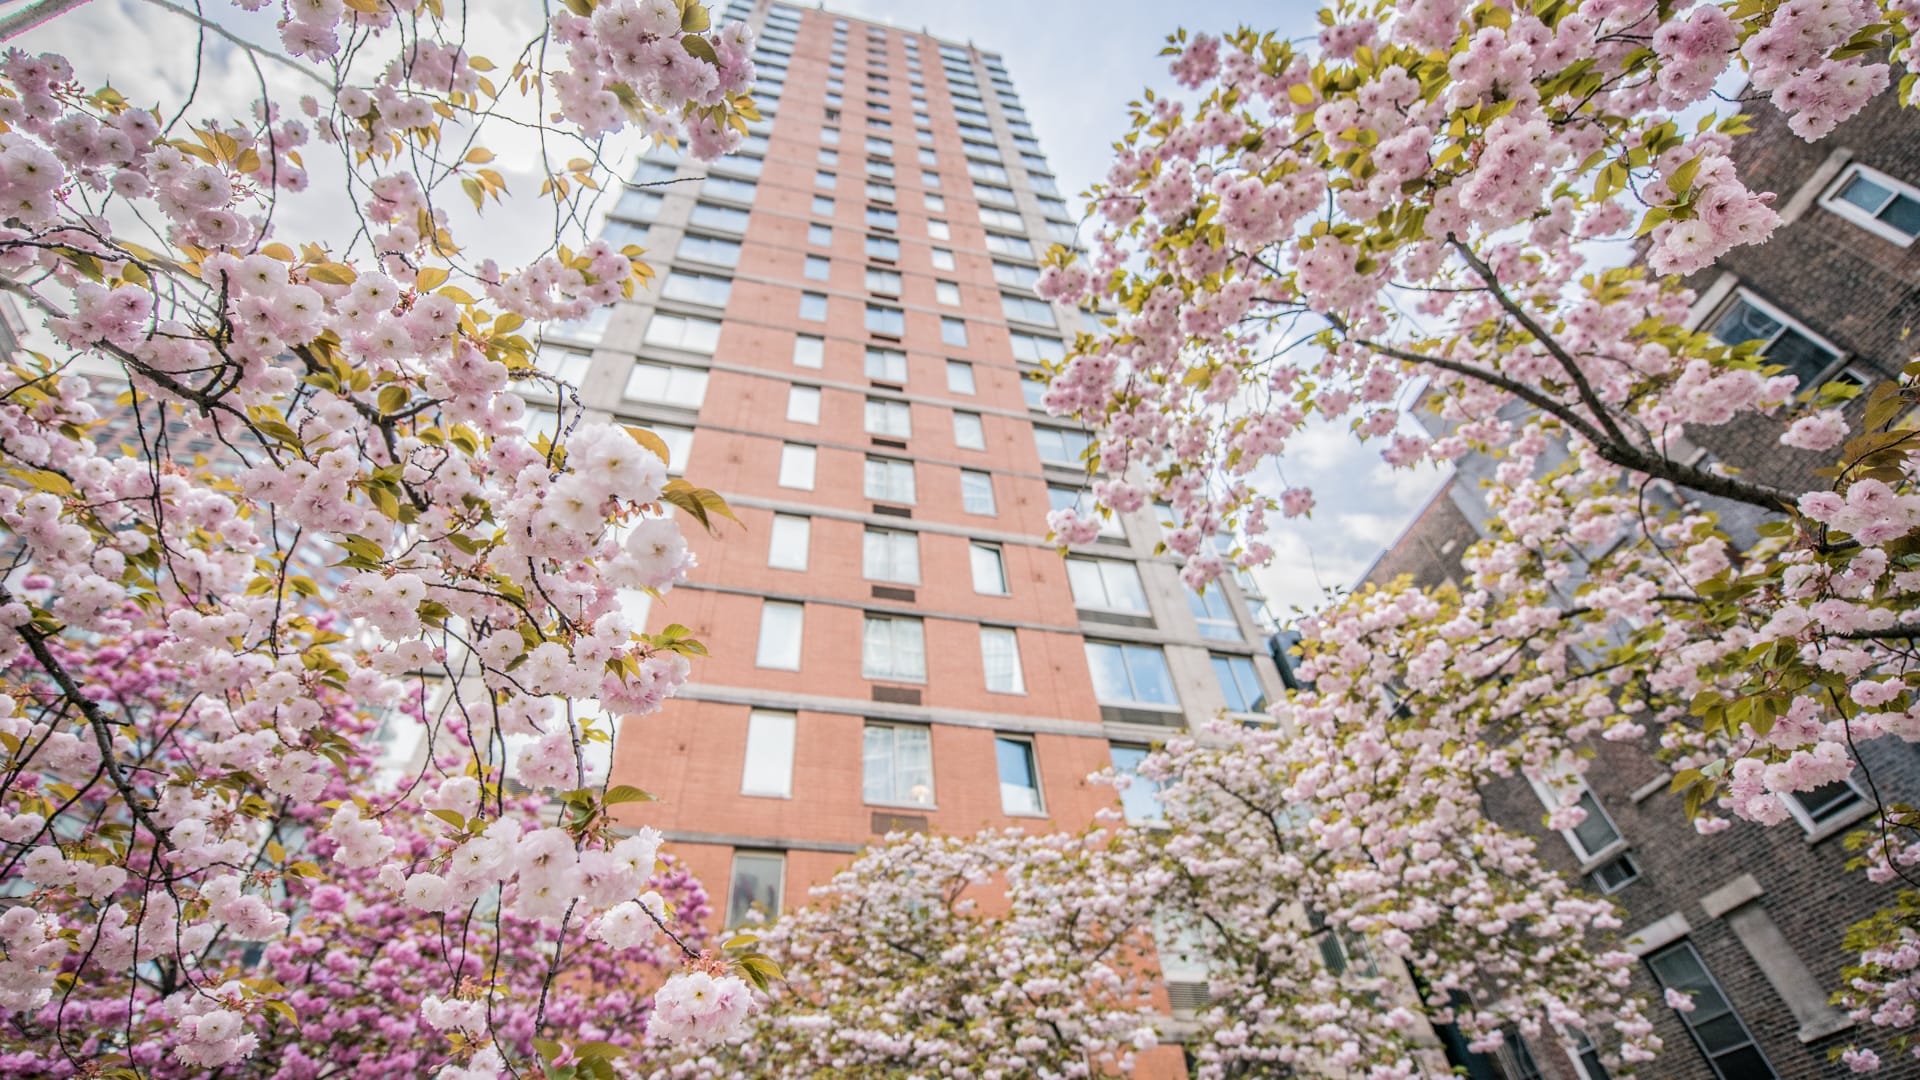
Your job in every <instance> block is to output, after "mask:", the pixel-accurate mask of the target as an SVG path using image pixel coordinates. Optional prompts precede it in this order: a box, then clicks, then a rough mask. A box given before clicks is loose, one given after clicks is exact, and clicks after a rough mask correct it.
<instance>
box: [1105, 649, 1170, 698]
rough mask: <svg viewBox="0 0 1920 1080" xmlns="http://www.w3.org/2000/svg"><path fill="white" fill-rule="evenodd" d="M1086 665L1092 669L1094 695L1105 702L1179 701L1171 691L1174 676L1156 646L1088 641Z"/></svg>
mask: <svg viewBox="0 0 1920 1080" xmlns="http://www.w3.org/2000/svg"><path fill="white" fill-rule="evenodd" d="M1087 667H1088V668H1089V669H1091V670H1092V672H1093V692H1094V696H1095V697H1096V698H1098V699H1099V700H1100V701H1102V702H1104V703H1107V704H1113V705H1172V706H1178V705H1179V704H1180V698H1179V696H1178V695H1176V694H1175V693H1174V691H1173V676H1172V674H1170V673H1169V672H1168V671H1167V657H1166V654H1165V653H1163V652H1161V651H1160V649H1159V647H1158V646H1156V645H1122V644H1120V643H1118V642H1106V641H1089V642H1087Z"/></svg>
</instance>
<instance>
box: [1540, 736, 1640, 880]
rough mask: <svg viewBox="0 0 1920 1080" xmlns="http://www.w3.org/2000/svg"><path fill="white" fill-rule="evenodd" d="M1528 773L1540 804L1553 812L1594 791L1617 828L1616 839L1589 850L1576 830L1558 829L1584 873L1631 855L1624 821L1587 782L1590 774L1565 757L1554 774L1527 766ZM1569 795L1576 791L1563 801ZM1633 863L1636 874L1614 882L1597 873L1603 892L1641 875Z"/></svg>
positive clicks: (1610, 824)
mask: <svg viewBox="0 0 1920 1080" xmlns="http://www.w3.org/2000/svg"><path fill="white" fill-rule="evenodd" d="M1526 776H1527V783H1528V784H1529V785H1530V786H1531V787H1532V788H1533V793H1534V795H1535V796H1536V797H1538V798H1539V800H1540V805H1541V806H1544V807H1546V809H1547V812H1548V813H1549V814H1551V813H1553V812H1554V811H1555V810H1558V809H1560V808H1561V807H1562V806H1570V805H1577V804H1578V802H1579V797H1580V796H1581V795H1583V794H1585V795H1592V796H1593V808H1594V809H1595V810H1598V811H1599V812H1600V816H1601V817H1602V818H1604V819H1605V820H1606V823H1607V827H1608V828H1610V829H1612V830H1613V835H1614V841H1613V843H1611V844H1608V845H1607V846H1606V847H1604V848H1601V849H1600V850H1599V851H1588V850H1587V846H1586V845H1585V844H1584V843H1582V842H1581V841H1580V837H1579V836H1578V835H1577V834H1576V833H1575V832H1574V830H1572V829H1560V830H1558V832H1559V833H1560V838H1561V839H1562V840H1565V841H1566V842H1567V848H1568V850H1570V851H1572V852H1573V857H1574V858H1575V859H1578V860H1579V861H1580V873H1581V874H1582V875H1583V876H1588V877H1592V875H1593V874H1594V873H1595V872H1596V871H1598V870H1599V869H1601V868H1602V867H1604V866H1606V865H1608V864H1609V863H1612V862H1614V861H1615V860H1617V859H1620V858H1621V857H1623V856H1628V855H1629V852H1630V851H1631V849H1632V847H1633V845H1632V844H1631V843H1629V842H1628V840H1627V834H1626V833H1625V832H1623V831H1621V829H1620V823H1619V822H1617V821H1615V820H1614V819H1613V815H1612V814H1611V813H1609V812H1608V811H1607V806H1606V804H1605V803H1603V802H1601V801H1600V795H1599V793H1598V792H1596V791H1594V790H1593V788H1592V787H1591V786H1590V785H1589V784H1588V783H1587V781H1586V778H1585V777H1583V776H1581V775H1580V774H1579V773H1577V772H1575V771H1574V769H1573V767H1572V766H1571V765H1569V764H1568V763H1567V762H1565V761H1564V760H1562V761H1559V762H1556V763H1555V764H1554V765H1553V766H1552V774H1551V775H1550V776H1541V775H1539V773H1537V772H1535V771H1533V770H1527V771H1526ZM1566 795H1572V796H1573V797H1574V798H1573V799H1572V801H1570V802H1568V801H1562V800H1563V799H1564V797H1565V796H1566ZM1629 865H1631V866H1632V867H1633V876H1632V877H1629V878H1627V879H1626V880H1625V881H1622V882H1620V883H1618V884H1613V885H1610V884H1608V883H1606V882H1603V881H1601V880H1600V879H1599V878H1597V877H1593V882H1594V885H1595V886H1596V887H1597V888H1598V889H1599V890H1600V891H1601V892H1603V893H1608V894H1611V893H1616V892H1619V891H1620V890H1621V889H1624V888H1626V887H1627V886H1628V885H1631V884H1632V883H1633V882H1634V881H1636V880H1638V878H1639V877H1640V864H1639V863H1638V862H1637V861H1634V862H1630V864H1629Z"/></svg>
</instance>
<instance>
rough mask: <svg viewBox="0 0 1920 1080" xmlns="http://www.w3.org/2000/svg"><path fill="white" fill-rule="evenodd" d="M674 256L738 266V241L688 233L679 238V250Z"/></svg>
mask: <svg viewBox="0 0 1920 1080" xmlns="http://www.w3.org/2000/svg"><path fill="white" fill-rule="evenodd" d="M674 258H675V259H681V260H687V261H690V262H703V263H712V264H714V265H715V266H738V265H740V242H739V241H737V240H722V239H720V238H719V237H717V236H701V235H700V234H698V233H688V234H687V235H685V236H683V237H681V238H680V250H679V252H678V253H677V254H676V255H675V256H674Z"/></svg>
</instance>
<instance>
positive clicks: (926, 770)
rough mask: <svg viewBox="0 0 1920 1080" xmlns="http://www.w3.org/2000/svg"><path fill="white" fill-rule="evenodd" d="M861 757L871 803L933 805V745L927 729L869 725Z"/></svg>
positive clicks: (864, 785) (865, 790) (865, 792)
mask: <svg viewBox="0 0 1920 1080" xmlns="http://www.w3.org/2000/svg"><path fill="white" fill-rule="evenodd" d="M860 758H861V770H862V772H863V774H864V780H863V783H862V786H861V794H862V797H863V798H865V799H866V801H867V802H870V803H889V804H893V805H896V806H898V805H905V806H932V805H933V742H932V739H931V738H929V736H928V732H927V729H926V728H923V727H915V726H912V725H908V724H868V725H867V729H866V734H865V737H864V739H863V740H862V745H861V754H860Z"/></svg>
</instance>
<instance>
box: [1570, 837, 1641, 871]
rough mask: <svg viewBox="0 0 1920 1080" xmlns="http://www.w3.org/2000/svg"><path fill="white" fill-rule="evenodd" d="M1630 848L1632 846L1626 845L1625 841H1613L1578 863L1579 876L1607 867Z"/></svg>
mask: <svg viewBox="0 0 1920 1080" xmlns="http://www.w3.org/2000/svg"><path fill="white" fill-rule="evenodd" d="M1631 846H1632V845H1630V844H1628V843H1627V842H1626V840H1625V839H1620V840H1615V841H1614V842H1613V843H1611V844H1608V845H1607V846H1606V847H1604V848H1601V849H1600V850H1599V851H1598V852H1595V853H1594V854H1593V855H1590V856H1588V857H1587V858H1585V859H1582V860H1581V861H1580V874H1581V876H1582V877H1584V876H1586V875H1588V874H1591V873H1593V872H1594V871H1595V870H1598V869H1600V868H1601V867H1603V866H1605V865H1607V864H1608V863H1610V862H1612V861H1613V860H1615V859H1617V858H1619V857H1620V856H1622V855H1625V854H1626V853H1627V849H1628V848H1629V847H1631Z"/></svg>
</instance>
